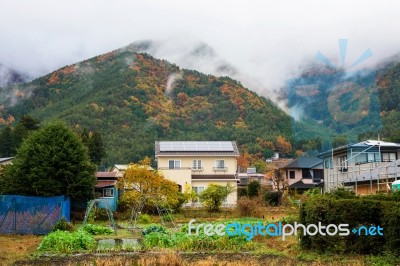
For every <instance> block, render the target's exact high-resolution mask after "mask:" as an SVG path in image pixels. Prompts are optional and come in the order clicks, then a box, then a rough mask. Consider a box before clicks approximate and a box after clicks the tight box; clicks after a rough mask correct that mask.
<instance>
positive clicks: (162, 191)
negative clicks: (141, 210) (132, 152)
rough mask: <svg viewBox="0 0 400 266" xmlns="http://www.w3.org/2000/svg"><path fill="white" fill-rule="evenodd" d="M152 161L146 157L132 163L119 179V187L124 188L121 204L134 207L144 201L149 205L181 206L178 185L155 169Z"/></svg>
mask: <svg viewBox="0 0 400 266" xmlns="http://www.w3.org/2000/svg"><path fill="white" fill-rule="evenodd" d="M150 163H151V161H150V159H149V158H148V157H146V158H144V159H143V160H142V161H140V162H139V163H134V164H130V165H129V167H128V169H126V171H125V174H124V176H123V177H122V178H120V179H119V180H118V187H119V188H124V192H123V194H122V197H121V201H120V203H121V205H122V206H123V207H125V208H133V207H134V206H135V204H137V203H138V202H140V201H143V202H144V203H145V205H146V206H149V207H156V206H160V207H179V204H180V202H181V200H180V196H179V189H178V185H177V184H176V183H175V182H172V181H170V180H167V179H165V177H164V176H163V175H162V174H161V173H160V172H158V171H155V170H153V169H152V168H151V166H150Z"/></svg>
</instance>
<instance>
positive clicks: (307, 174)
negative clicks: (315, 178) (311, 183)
mask: <svg viewBox="0 0 400 266" xmlns="http://www.w3.org/2000/svg"><path fill="white" fill-rule="evenodd" d="M301 172H302V177H303V178H304V179H311V178H312V175H311V171H310V169H301Z"/></svg>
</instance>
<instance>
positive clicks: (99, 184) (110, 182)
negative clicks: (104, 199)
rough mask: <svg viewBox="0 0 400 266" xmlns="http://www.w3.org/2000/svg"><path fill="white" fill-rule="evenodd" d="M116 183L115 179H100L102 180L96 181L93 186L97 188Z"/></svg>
mask: <svg viewBox="0 0 400 266" xmlns="http://www.w3.org/2000/svg"><path fill="white" fill-rule="evenodd" d="M116 183H117V181H105V180H102V181H97V183H96V185H95V186H96V187H97V188H103V187H112V186H115V184H116Z"/></svg>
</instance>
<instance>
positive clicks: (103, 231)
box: [82, 224, 114, 235]
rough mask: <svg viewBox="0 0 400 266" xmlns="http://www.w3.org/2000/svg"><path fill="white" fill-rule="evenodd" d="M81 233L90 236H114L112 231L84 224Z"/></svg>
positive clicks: (104, 227)
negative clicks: (83, 232)
mask: <svg viewBox="0 0 400 266" xmlns="http://www.w3.org/2000/svg"><path fill="white" fill-rule="evenodd" d="M82 230H83V231H85V232H87V233H89V234H91V235H111V234H114V230H113V229H111V228H109V227H106V226H101V225H97V224H85V225H84V226H83V228H82Z"/></svg>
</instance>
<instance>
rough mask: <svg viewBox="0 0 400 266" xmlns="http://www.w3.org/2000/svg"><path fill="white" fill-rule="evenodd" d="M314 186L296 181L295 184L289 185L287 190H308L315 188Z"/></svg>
mask: <svg viewBox="0 0 400 266" xmlns="http://www.w3.org/2000/svg"><path fill="white" fill-rule="evenodd" d="M315 186H316V185H315V184H305V183H304V182H303V181H301V180H300V181H297V182H296V183H293V184H291V185H289V188H297V189H310V188H313V187H315Z"/></svg>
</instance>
